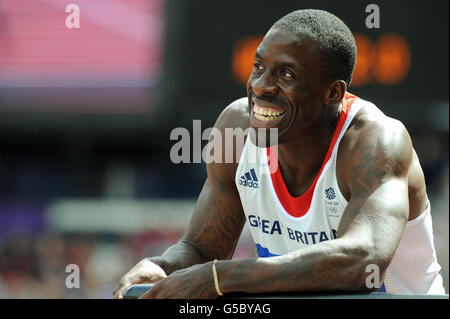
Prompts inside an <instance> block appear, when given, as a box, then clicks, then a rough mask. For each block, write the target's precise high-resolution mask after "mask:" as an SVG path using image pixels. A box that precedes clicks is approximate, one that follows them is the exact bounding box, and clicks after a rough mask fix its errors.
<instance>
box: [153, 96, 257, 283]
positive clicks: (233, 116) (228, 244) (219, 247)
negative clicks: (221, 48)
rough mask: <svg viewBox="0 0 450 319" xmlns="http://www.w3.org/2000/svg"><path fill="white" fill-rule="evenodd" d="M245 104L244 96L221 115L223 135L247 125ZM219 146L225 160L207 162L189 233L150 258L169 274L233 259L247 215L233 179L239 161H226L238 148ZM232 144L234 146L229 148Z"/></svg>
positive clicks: (224, 144) (228, 145)
mask: <svg viewBox="0 0 450 319" xmlns="http://www.w3.org/2000/svg"><path fill="white" fill-rule="evenodd" d="M245 104H246V101H245V100H242V99H241V100H238V101H235V102H234V103H232V104H231V105H229V106H228V107H227V108H226V109H225V110H224V111H223V112H222V114H221V116H220V117H219V118H218V120H217V122H216V124H215V128H216V129H218V130H219V131H220V132H221V133H222V137H223V138H224V137H225V128H234V127H236V126H238V127H240V128H243V126H245V125H246V124H247V125H248V123H247V122H248V119H247V118H246V114H245V109H246V108H245ZM239 125H241V126H239ZM244 128H245V127H244ZM215 138H216V137H215ZM216 142H217V141H216ZM218 145H220V147H222V149H221V154H222V157H223V158H222V161H221V162H217V163H216V162H212V163H208V164H207V174H208V177H207V180H206V182H205V184H204V185H203V188H202V191H201V193H200V195H199V198H198V200H197V203H196V206H195V209H194V213H193V215H192V217H191V220H190V223H189V226H188V228H187V231H186V234H185V235H184V237H183V238H182V239H181V240H180V241H179V242H178V243H177V244H175V245H173V246H172V247H170V248H169V249H168V250H167V251H166V252H165V253H164V254H163V255H162V256H161V257H153V258H151V260H152V261H154V262H155V263H157V264H158V265H160V266H161V267H162V268H163V269H164V271H165V272H166V274H170V273H172V272H173V271H176V270H178V269H184V268H187V267H190V266H192V265H195V264H201V263H204V262H206V261H209V260H213V259H215V258H217V259H230V258H231V257H232V255H233V252H234V249H235V247H236V245H237V242H238V240H239V237H240V234H241V232H242V228H243V226H244V223H245V215H244V212H243V208H242V204H241V201H240V198H239V193H238V190H237V188H236V185H235V182H234V175H235V172H236V167H237V164H238V163H237V160H235V161H234V162H232V163H225V155H226V154H227V152H231V151H232V152H234V153H233V154H235V153H236V152H237V151H238V150H236V143H231V144H229V143H225V141H223V140H222V141H221V143H219V144H218ZM230 147H232V148H233V149H232V150H230V149H228V148H230ZM236 157H238V156H236Z"/></svg>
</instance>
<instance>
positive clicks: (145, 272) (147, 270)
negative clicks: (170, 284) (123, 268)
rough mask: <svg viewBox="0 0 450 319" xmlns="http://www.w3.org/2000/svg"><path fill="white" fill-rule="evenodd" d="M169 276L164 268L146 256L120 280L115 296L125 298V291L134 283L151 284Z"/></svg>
mask: <svg viewBox="0 0 450 319" xmlns="http://www.w3.org/2000/svg"><path fill="white" fill-rule="evenodd" d="M165 277H167V275H166V273H165V272H164V270H163V269H162V268H161V267H159V266H158V265H157V264H155V263H154V262H152V261H151V260H150V259H148V258H145V259H143V260H141V261H140V262H139V263H137V264H136V266H134V267H133V268H132V269H131V270H130V271H129V272H127V273H126V274H125V275H124V276H123V277H122V278H121V279H120V281H119V284H118V286H117V287H116V288H115V289H114V292H113V294H114V298H115V299H123V295H124V294H125V291H126V290H127V289H128V288H129V287H130V286H132V285H134V284H151V283H155V282H157V281H160V280H161V279H163V278H165Z"/></svg>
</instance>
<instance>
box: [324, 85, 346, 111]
mask: <svg viewBox="0 0 450 319" xmlns="http://www.w3.org/2000/svg"><path fill="white" fill-rule="evenodd" d="M346 90H347V84H346V83H345V81H342V80H336V81H334V82H333V83H331V84H330V86H329V87H328V88H327V90H326V91H325V96H324V102H325V104H327V105H328V104H338V103H341V101H342V99H343V98H344V94H345V91H346Z"/></svg>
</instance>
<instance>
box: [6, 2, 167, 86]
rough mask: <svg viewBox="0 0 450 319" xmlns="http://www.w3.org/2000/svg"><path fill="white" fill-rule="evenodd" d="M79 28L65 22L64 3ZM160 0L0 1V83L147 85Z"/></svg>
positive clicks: (153, 66) (152, 76)
mask: <svg viewBox="0 0 450 319" xmlns="http://www.w3.org/2000/svg"><path fill="white" fill-rule="evenodd" d="M70 3H73V4H76V5H78V7H79V8H80V28H79V29H70V28H67V27H66V23H65V22H66V18H67V17H68V16H69V15H70V13H66V6H67V5H68V4H70ZM162 12H163V0H95V1H92V0H73V1H70V2H68V1H60V0H32V1H30V0H0V43H1V50H0V86H3V87H5V86H6V87H16V86H19V87H20V86H55V85H56V86H76V87H82V86H92V85H97V86H102V85H110V84H116V85H123V86H136V85H138V86H139V85H149V84H152V83H154V82H155V81H156V80H157V76H158V70H159V66H160V47H161V34H162Z"/></svg>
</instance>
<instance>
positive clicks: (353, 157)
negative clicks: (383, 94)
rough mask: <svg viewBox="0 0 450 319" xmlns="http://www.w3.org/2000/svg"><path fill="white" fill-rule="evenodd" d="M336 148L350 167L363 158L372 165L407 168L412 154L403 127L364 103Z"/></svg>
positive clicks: (372, 106)
mask: <svg viewBox="0 0 450 319" xmlns="http://www.w3.org/2000/svg"><path fill="white" fill-rule="evenodd" d="M339 148H340V150H339V153H340V157H341V158H342V159H344V162H346V163H348V165H350V166H351V163H352V162H359V161H360V160H361V156H363V155H366V156H367V157H368V158H369V157H371V158H373V160H374V161H388V162H389V163H392V164H393V165H395V166H397V165H398V166H402V167H403V166H404V168H406V167H407V166H409V163H410V161H411V158H412V153H413V147H412V142H411V137H410V135H409V133H408V130H407V129H406V127H405V125H404V124H403V123H402V122H401V121H400V120H398V119H394V118H392V117H389V116H387V115H386V114H384V113H383V112H382V111H381V110H380V109H379V108H378V107H377V106H375V105H374V104H373V103H369V102H367V103H364V106H363V107H362V108H361V109H360V110H359V111H358V113H357V114H356V115H355V117H354V119H353V121H352V123H351V125H350V126H349V128H348V130H347V131H346V132H345V134H344V136H343V138H342V141H341V145H340V146H339Z"/></svg>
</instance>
